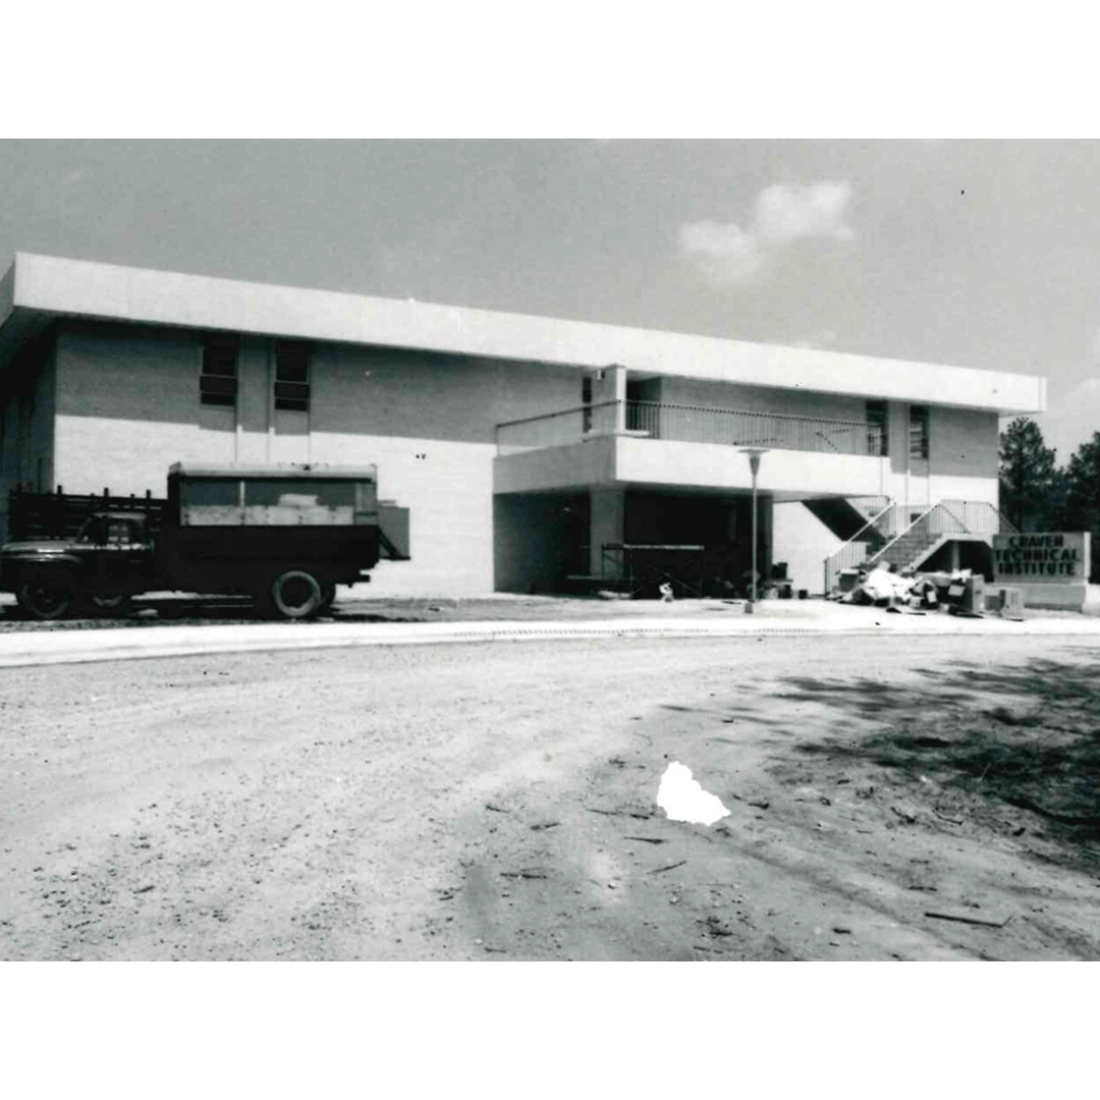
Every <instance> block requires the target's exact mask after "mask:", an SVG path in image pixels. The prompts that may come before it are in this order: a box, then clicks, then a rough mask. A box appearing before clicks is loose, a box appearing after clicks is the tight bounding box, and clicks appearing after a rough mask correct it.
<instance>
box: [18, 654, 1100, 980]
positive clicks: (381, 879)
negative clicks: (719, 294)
mask: <svg viewBox="0 0 1100 1100" xmlns="http://www.w3.org/2000/svg"><path fill="white" fill-rule="evenodd" d="M1098 670H1100V647H1097V646H1096V645H1095V644H1093V643H1089V644H1085V643H1073V644H1071V643H1068V642H1056V641H1053V640H1051V639H1037V638H1030V639H1019V640H1015V639H996V640H990V639H983V640H981V641H975V640H966V639H955V638H941V639H937V638H912V637H910V638H900V637H894V638H883V639H866V638H847V639H843V640H840V639H831V640H828V639H825V638H821V637H773V638H745V639H721V640H718V639H715V640H705V641H704V640H690V641H685V640H675V641H674V640H665V641H656V640H652V639H650V640H641V639H614V640H605V641H600V642H592V641H576V642H569V643H564V644H563V643H554V644H547V643H537V642H525V643H510V644H507V645H481V644H469V645H464V646H436V647H423V648H421V647H416V648H412V649H410V648H401V647H393V648H389V647H381V648H376V649H371V650H369V651H368V650H361V651H310V652H301V653H294V654H259V655H247V656H211V657H208V658H199V657H194V658H187V659H166V660H156V661H140V662H128V663H127V662H118V663H110V664H102V665H95V666H66V667H58V668H29V669H13V670H3V671H0V765H2V773H0V775H2V780H0V783H2V785H0V820H2V825H3V829H2V833H3V844H2V848H0V861H2V862H0V866H2V867H3V876H2V881H3V885H2V888H0V955H2V956H3V957H4V958H7V959H70V958H72V959H75V958H82V959H566V958H573V959H682V960H689V959H695V960H712V959H934V958H991V959H1011V958H1036V959H1039V958H1042V959H1054V958H1077V959H1095V958H1098V957H1100V933H1098V929H1097V923H1096V921H1095V908H1096V904H1097V901H1098V900H1100V865H1098V862H1097V836H1098V833H1097V828H1096V815H1097V813H1098V812H1100V810H1098V806H1097V795H1096V793H1095V792H1096V790H1097V789H1098V788H1097V785H1096V782H1095V779H1096V772H1097V767H1098V761H1100V740H1098V726H1097V717H1096V715H1097V714H1098V713H1100V708H1098V706H1097V703H1098V699H1097V684H1098V683H1100V681H1098V679H1097V671H1098ZM677 760H678V761H680V762H682V763H684V764H686V765H687V766H688V767H690V768H691V769H692V771H693V774H694V776H695V778H696V779H697V780H698V781H699V782H700V783H701V784H702V785H703V787H704V788H705V789H706V790H707V791H709V792H712V793H714V794H715V795H717V796H718V797H720V798H721V799H722V801H723V802H724V803H725V805H726V806H727V807H728V808H729V809H730V811H731V813H730V816H729V817H727V818H725V819H723V820H722V821H721V822H720V823H718V824H717V825H715V826H714V827H711V828H707V827H703V826H697V825H688V824H684V823H679V822H672V821H668V820H667V819H665V817H664V815H663V813H662V812H661V811H660V810H658V809H657V807H656V804H655V799H656V795H657V789H658V785H659V782H660V777H661V775H662V774H663V773H664V772H665V770H666V769H667V767H668V764H669V763H670V762H671V761H677ZM931 913H939V914H941V915H940V916H930V915H929V914H931ZM947 918H955V919H947Z"/></svg>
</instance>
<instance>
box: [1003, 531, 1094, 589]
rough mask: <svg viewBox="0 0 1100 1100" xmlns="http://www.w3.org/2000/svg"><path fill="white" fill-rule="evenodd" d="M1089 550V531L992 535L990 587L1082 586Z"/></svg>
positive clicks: (1087, 577) (1085, 577) (1084, 579)
mask: <svg viewBox="0 0 1100 1100" xmlns="http://www.w3.org/2000/svg"><path fill="white" fill-rule="evenodd" d="M1089 550H1090V546H1089V532H1088V531H1072V532H1064V531H1063V532H1060V533H1053V534H1046V533H1043V534H1027V535H994V536H993V583H994V584H997V583H998V582H1001V583H1004V584H1019V583H1020V582H1022V581H1043V582H1054V583H1061V584H1084V583H1086V582H1087V581H1088V579H1089V565H1090V562H1089Z"/></svg>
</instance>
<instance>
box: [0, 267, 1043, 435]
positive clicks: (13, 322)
mask: <svg viewBox="0 0 1100 1100" xmlns="http://www.w3.org/2000/svg"><path fill="white" fill-rule="evenodd" d="M57 316H71V317H82V318H89V319H98V320H112V321H128V322H132V323H136V324H151V325H168V326H177V327H188V328H202V329H216V330H224V331H229V332H241V333H252V334H256V335H265V336H285V337H295V338H299V339H309V340H321V341H333V342H339V343H351V344H360V345H370V346H382V347H393V348H404V349H409V350H421V351H430V352H438V353H444V354H453V355H463V356H473V357H477V358H488V359H504V360H511V361H515V362H522V363H546V364H553V365H560V366H569V367H576V368H580V369H596V368H600V367H607V366H610V365H612V364H618V365H621V366H625V367H626V368H627V369H628V370H630V371H636V372H641V373H645V374H661V375H668V376H675V377H683V378H694V379H701V380H706V381H714V382H727V383H739V384H741V385H750V386H770V387H776V388H780V389H798V390H806V391H810V392H817V393H834V394H837V393H838V394H847V395H853V396H861V397H871V398H878V399H884V400H894V401H912V402H918V403H922V404H934V405H948V406H956V407H959V408H974V409H986V410H989V411H996V412H997V413H999V414H1000V415H1003V416H1012V415H1018V414H1026V413H1038V412H1043V411H1044V410H1045V409H1046V379H1045V378H1041V377H1038V376H1034V375H1024V374H1011V373H1005V372H1000V371H984V370H974V369H971V368H968V367H953V366H944V365H941V364H935V363H919V362H911V361H907V360H900V359H885V358H877V357H872V356H863V355H849V354H845V353H841V352H832V351H820V350H817V349H813V348H787V347H780V346H778V345H772V344H754V343H747V342H744V341H740V340H726V339H719V338H716V337H710V336H694V335H687V334H684V333H675V332H661V331H657V330H651V329H638V328H628V327H623V326H615V325H603V324H593V323H590V322H584V321H566V320H558V319H554V318H547V317H533V316H526V315H523V314H517V313H503V312H497V311H492V310H482V309H469V308H464V307H458V306H446V305H434V304H430V303H424V302H417V301H413V300H405V301H400V300H397V299H390V298H376V297H370V296H367V295H357V294H346V293H339V292H334V291H324V290H309V289H302V288H297V287H287V286H276V285H273V284H268V283H251V282H244V281H241V280H235V279H221V278H212V277H208V276H202V275H185V274H180V273H176V272H164V271H153V270H149V269H145V268H134V267H122V266H118V265H114V264H103V263H91V262H88V261H85V260H68V259H60V258H55V257H50V256H38V255H34V254H32V253H17V254H16V258H15V263H14V264H13V265H12V267H11V269H10V270H9V271H8V273H7V274H6V275H5V276H4V277H3V279H2V280H0V366H3V365H4V359H5V355H6V356H7V358H9V359H10V357H11V355H12V354H13V347H17V346H18V345H19V344H20V343H21V342H22V341H23V340H24V339H25V338H26V333H27V331H29V329H28V328H26V327H25V326H26V325H28V324H29V325H31V326H32V327H33V325H34V324H38V325H40V326H41V325H43V324H44V323H45V321H46V320H48V319H49V318H52V317H57ZM44 319H45V320H44ZM21 325H22V326H24V327H22V328H21V327H20V326H21ZM9 326H13V327H12V329H11V331H9Z"/></svg>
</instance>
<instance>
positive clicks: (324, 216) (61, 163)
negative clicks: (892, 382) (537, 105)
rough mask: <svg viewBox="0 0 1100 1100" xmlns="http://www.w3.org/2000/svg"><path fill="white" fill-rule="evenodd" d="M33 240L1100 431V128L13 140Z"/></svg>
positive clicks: (1057, 435) (1063, 446)
mask: <svg viewBox="0 0 1100 1100" xmlns="http://www.w3.org/2000/svg"><path fill="white" fill-rule="evenodd" d="M16 250H19V251H28V252H39V253H44V254H47V255H53V256H65V257H72V258H76V259H86V260H96V261H101V262H105V263H120V264H130V265H135V266H139V267H151V268H158V269H163V270H172V271H181V272H189V273H195V274H203V275H214V276H222V277H226V278H236V279H246V280H254V281H258V282H273V283H281V284H285V285H291V286H304V287H316V288H322V289H329V290H341V291H349V292H353V293H364V294H372V295H379V296H383V297H393V298H416V299H418V300H420V301H429V302H441V303H449V304H456V305H465V306H474V307H480V308H486V309H498V310H509V311H514V312H520V313H532V314H541V315H546V316H553V317H563V318H572V319H578V320H586V321H597V322H605V323H610V324H623V325H634V326H641V327H646V328H656V329H666V330H673V331H681V332H691V333H703V334H708V335H714V336H722V337H730V338H734V339H742V340H750V341H763V342H767V343H774V344H786V345H809V346H816V347H822V348H829V349H833V350H837V351H845V352H854V353H857V354H866V355H874V356H884V357H888V358H897V359H908V360H918V361H929V362H937V363H947V364H953V365H957V366H967V367H977V368H982V369H989V370H1001V371H1009V372H1017V373H1027V374H1039V375H1044V376H1045V377H1046V378H1047V379H1048V406H1049V408H1048V412H1047V413H1045V414H1043V415H1041V416H1038V417H1036V420H1037V421H1038V422H1039V424H1040V426H1041V428H1042V430H1043V433H1044V435H1045V437H1046V440H1047V443H1048V444H1049V445H1052V446H1055V447H1056V448H1057V451H1058V459H1059V461H1060V462H1065V461H1066V460H1067V459H1068V457H1069V455H1070V454H1071V453H1072V452H1073V451H1074V450H1075V449H1076V448H1077V446H1078V445H1079V444H1080V443H1082V442H1083V441H1085V440H1088V439H1091V437H1092V433H1093V432H1094V431H1098V430H1100V142H1097V141H1076V142H1074V141H1056V140H1035V141H1008V140H988V141H972V140H880V141H858V140H841V141H828V140H722V141H703V140H688V139H681V140H671V141H653V140H599V139H589V140H518V139H516V140H465V141H457V140H435V141H424V140H405V141H401V140H362V141H337V140H305V141H288V140H257V141H241V140H214V141H198V140H189V139H180V140H170V141H163V140H121V141H120V140H0V268H2V269H4V270H6V269H7V267H8V266H9V265H10V263H11V260H12V258H13V255H14V253H15V251H16ZM946 396H947V395H945V397H946Z"/></svg>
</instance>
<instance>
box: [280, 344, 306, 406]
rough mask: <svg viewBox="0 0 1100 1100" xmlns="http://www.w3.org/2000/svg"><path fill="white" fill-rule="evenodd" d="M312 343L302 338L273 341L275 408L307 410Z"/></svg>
mask: <svg viewBox="0 0 1100 1100" xmlns="http://www.w3.org/2000/svg"><path fill="white" fill-rule="evenodd" d="M312 357H313V345H312V344H308V343H306V342H305V341H304V340H277V341H276V342H275V408H277V409H287V410H291V411H294V412H309V367H310V360H311V359H312Z"/></svg>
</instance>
